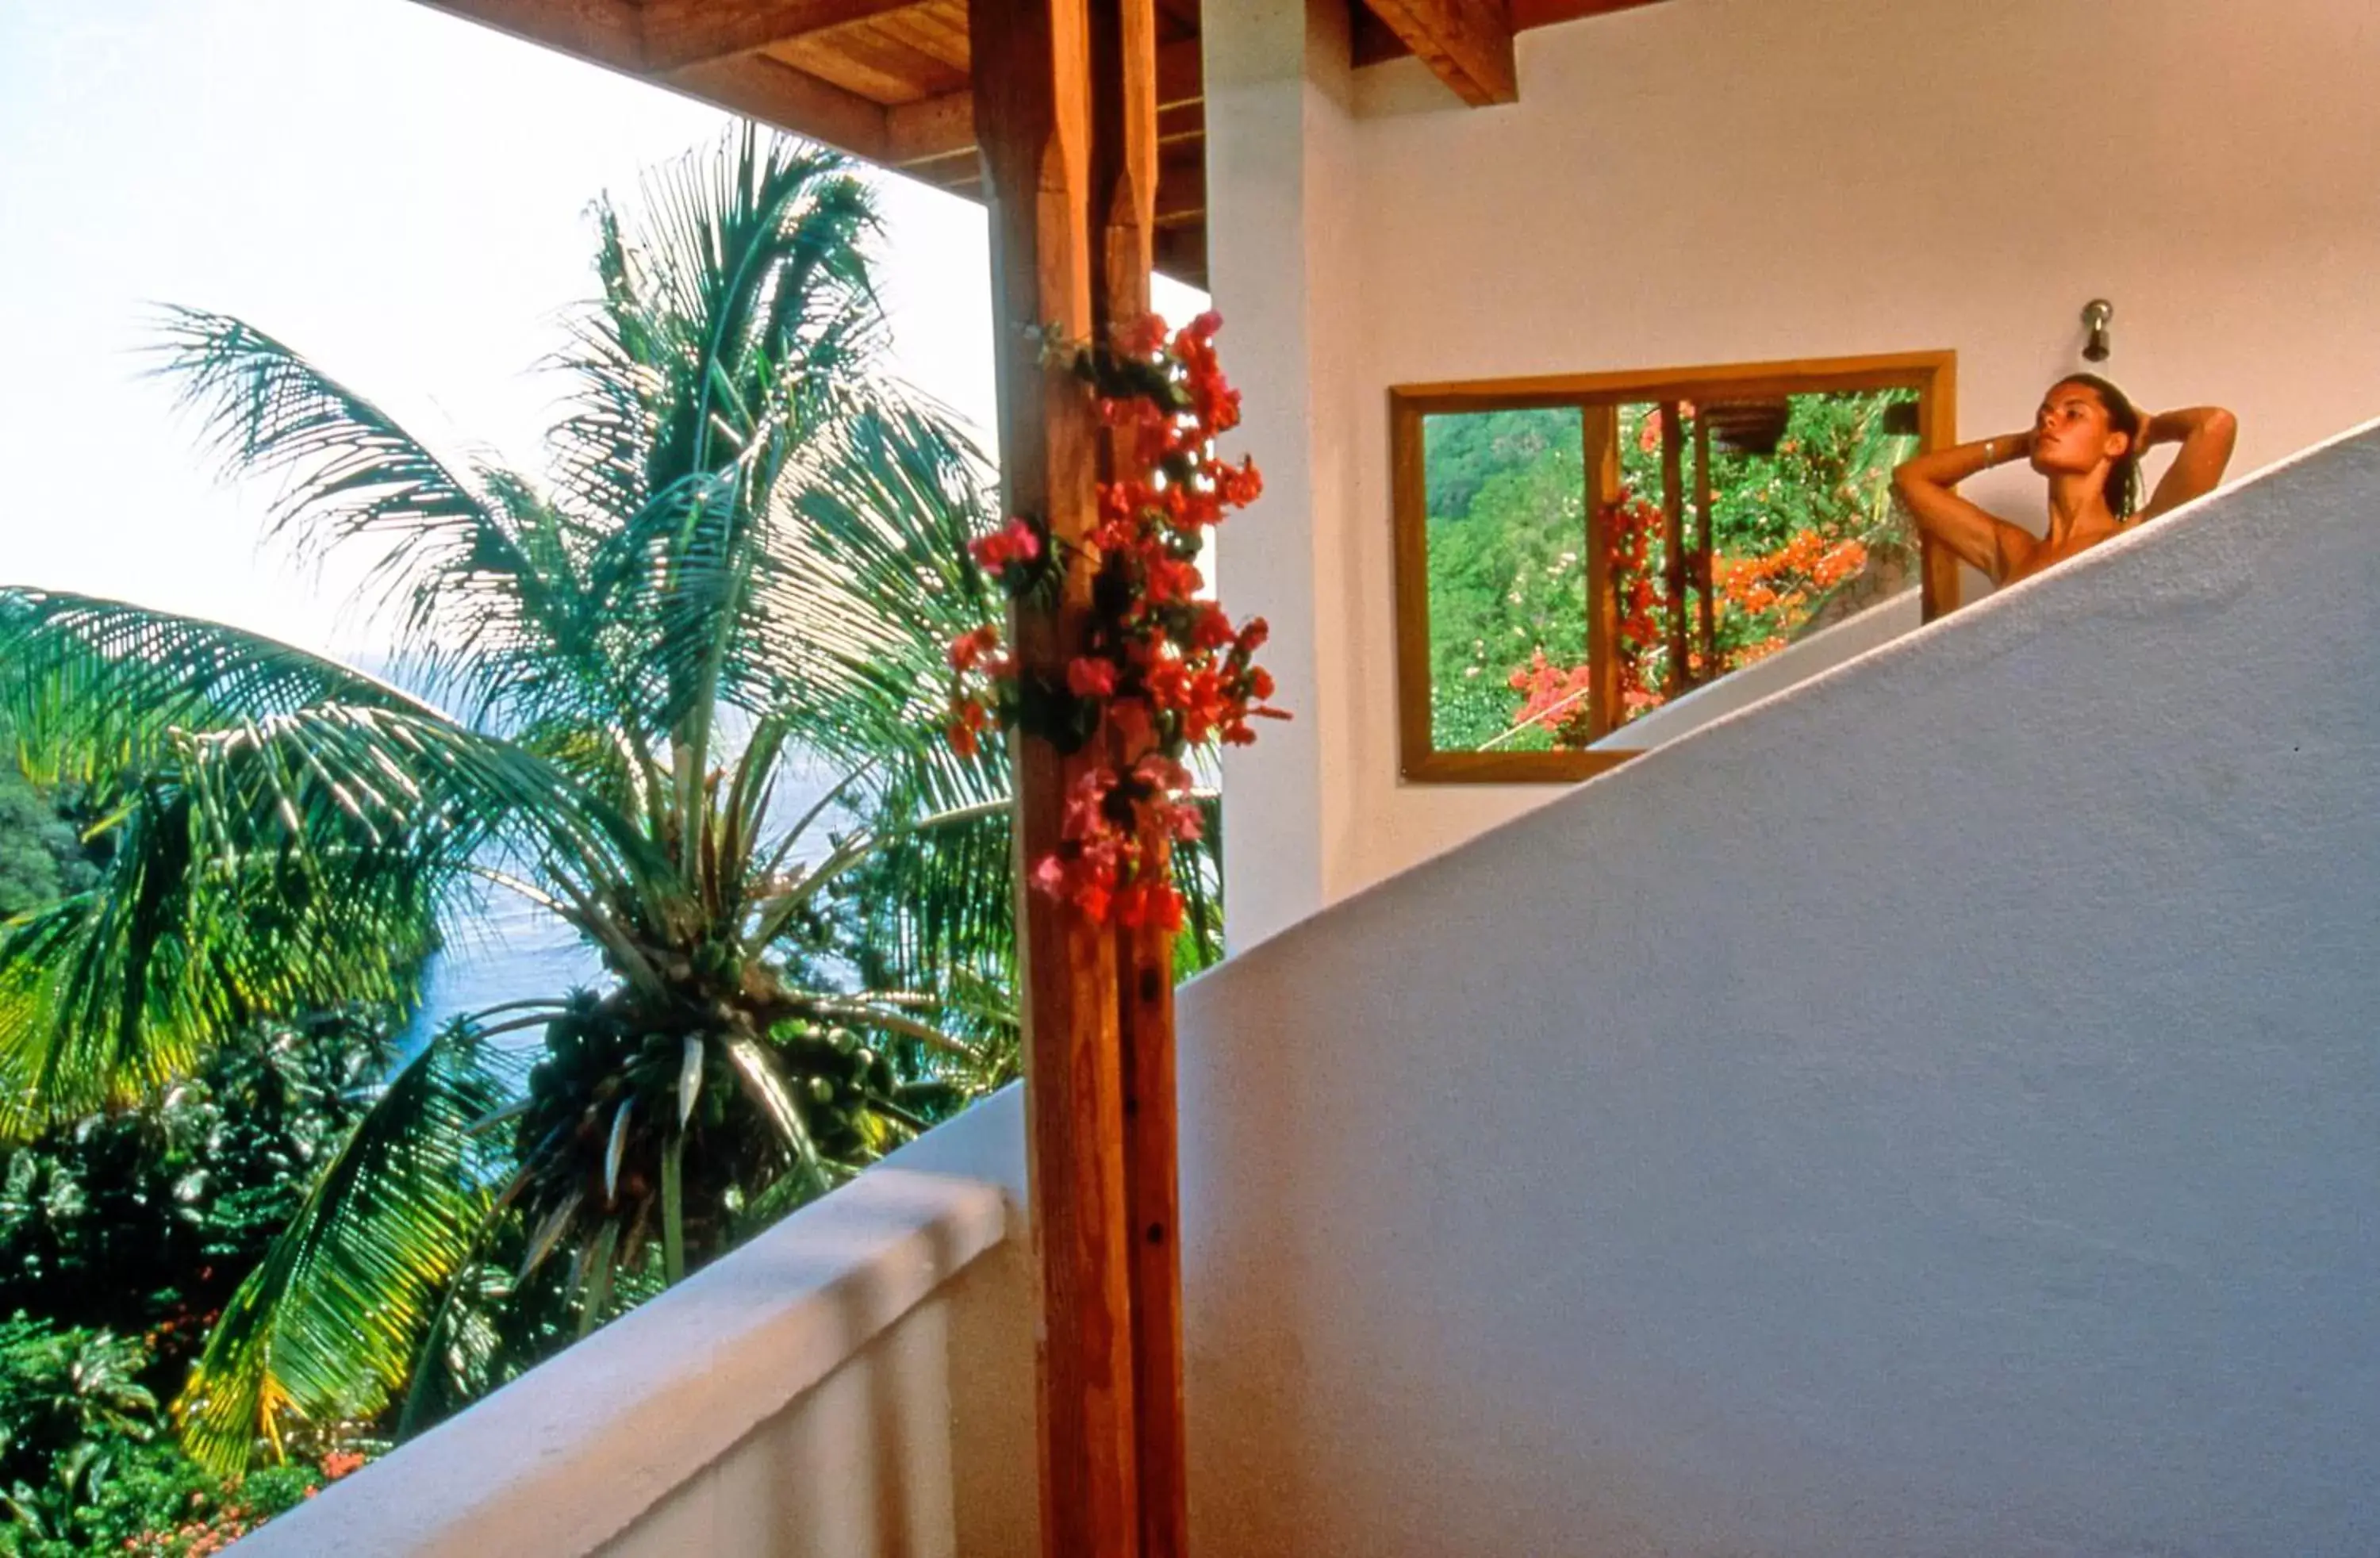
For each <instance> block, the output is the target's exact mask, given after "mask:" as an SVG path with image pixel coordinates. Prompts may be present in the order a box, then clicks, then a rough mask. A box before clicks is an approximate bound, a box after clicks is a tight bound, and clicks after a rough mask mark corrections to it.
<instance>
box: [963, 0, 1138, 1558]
mask: <svg viewBox="0 0 2380 1558" xmlns="http://www.w3.org/2000/svg"><path fill="white" fill-rule="evenodd" d="M967 19H968V27H969V30H970V32H971V34H972V36H973V38H974V51H975V80H974V103H973V112H972V115H971V119H972V123H973V124H974V125H975V126H977V127H979V128H980V131H981V137H982V142H981V143H982V148H983V168H984V189H985V196H986V199H985V204H986V205H987V207H988V208H989V209H990V218H991V270H992V341H993V357H994V373H995V380H996V383H997V385H998V389H999V397H1000V399H999V419H998V420H999V424H1000V426H999V431H1000V456H1001V487H1002V498H1003V500H1004V507H1005V509H1006V511H1007V512H1008V513H1010V514H1028V515H1034V516H1037V517H1039V518H1040V519H1041V520H1042V521H1043V522H1044V523H1045V524H1046V525H1047V526H1048V528H1049V530H1050V538H1051V542H1052V544H1053V549H1054V551H1055V553H1056V554H1057V555H1058V556H1060V557H1062V558H1067V559H1069V560H1070V561H1069V566H1067V568H1066V572H1065V574H1064V576H1063V578H1062V582H1061V584H1060V587H1059V589H1058V590H1057V591H1056V594H1055V598H1054V600H1052V601H1050V602H1049V603H1041V602H1038V601H1033V600H1027V601H1023V602H1019V603H1016V604H1015V605H1014V607H1013V608H1012V613H1011V624H1012V637H1013V641H1014V646H1015V653H1016V658H1017V662H1018V670H1019V675H1020V676H1022V677H1024V678H1026V679H1028V680H1030V679H1036V678H1040V677H1050V678H1052V679H1055V680H1057V681H1059V682H1061V683H1062V682H1063V679H1064V678H1063V671H1064V667H1065V666H1066V664H1067V663H1068V662H1069V661H1070V660H1071V659H1072V658H1073V656H1074V654H1075V652H1076V651H1078V650H1080V649H1081V648H1082V647H1083V644H1084V640H1085V630H1086V626H1087V618H1088V613H1089V595H1090V576H1089V572H1088V570H1087V568H1086V567H1085V566H1083V565H1082V549H1083V547H1084V544H1085V542H1087V540H1088V537H1089V533H1090V530H1091V529H1092V527H1093V524H1094V520H1095V513H1096V507H1097V504H1096V496H1095V486H1096V482H1097V480H1098V469H1097V464H1098V460H1099V429H1098V426H1097V421H1096V418H1095V416H1094V413H1093V409H1092V407H1091V405H1090V401H1089V397H1088V396H1086V395H1085V394H1084V393H1083V389H1082V386H1081V385H1080V384H1079V383H1076V382H1075V379H1074V377H1073V375H1072V374H1071V373H1070V372H1068V371H1067V370H1066V368H1065V366H1064V364H1063V363H1062V362H1058V361H1053V360H1048V359H1045V356H1044V353H1043V351H1042V342H1043V339H1044V335H1043V333H1044V332H1045V331H1050V330H1054V331H1055V332H1056V333H1057V334H1058V335H1060V336H1062V337H1063V338H1068V339H1074V340H1083V339H1087V338H1088V336H1089V335H1090V333H1091V328H1092V279H1091V278H1092V273H1093V271H1094V268H1095V267H1096V266H1097V265H1098V264H1099V257H1098V256H1097V255H1096V253H1095V251H1094V243H1093V239H1092V235H1091V231H1090V211H1091V187H1090V139H1091V91H1090V82H1089V79H1088V78H1089V60H1090V40H1089V18H1088V15H1087V4H1086V0H969V4H968V6H967ZM1013 751H1014V773H1015V783H1016V835H1017V836H1016V842H1017V858H1018V860H1019V861H1020V862H1031V861H1035V860H1038V859H1040V858H1042V857H1043V856H1044V855H1045V854H1048V853H1049V852H1050V851H1051V850H1053V849H1054V848H1055V847H1056V846H1057V845H1058V844H1059V842H1060V840H1061V838H1062V830H1063V818H1064V810H1065V798H1066V796H1067V794H1068V792H1069V790H1070V788H1071V787H1072V785H1074V783H1075V780H1076V778H1077V777H1079V776H1080V775H1081V774H1083V773H1085V772H1086V771H1087V767H1088V765H1089V763H1090V762H1091V761H1093V757H1094V754H1090V753H1081V754H1076V755H1075V756H1073V757H1068V756H1064V755H1062V754H1061V753H1060V752H1059V751H1058V750H1057V749H1055V748H1054V747H1052V746H1051V745H1050V743H1049V742H1047V741H1044V740H1041V739H1039V738H1038V737H1031V736H1023V735H1021V734H1020V735H1019V736H1017V737H1016V738H1015V741H1014V749H1013ZM1024 878H1025V872H1024V871H1023V870H1020V871H1019V872H1018V887H1017V924H1018V927H1019V931H1020V941H1021V943H1022V945H1021V947H1020V955H1021V960H1022V965H1023V970H1024V979H1023V984H1024V990H1023V997H1024V1016H1025V1071H1026V1156H1027V1163H1028V1169H1029V1174H1030V1176H1031V1185H1032V1196H1033V1209H1034V1210H1033V1244H1034V1251H1035V1256H1036V1259H1037V1263H1038V1268H1039V1273H1040V1289H1041V1304H1040V1312H1039V1315H1038V1324H1037V1326H1036V1331H1035V1353H1036V1358H1037V1363H1038V1369H1037V1373H1038V1401H1039V1420H1040V1430H1041V1432H1040V1444H1041V1448H1040V1487H1041V1540H1042V1551H1043V1552H1045V1553H1047V1554H1049V1555H1050V1558H1121V1555H1127V1554H1130V1553H1131V1552H1134V1550H1135V1549H1136V1548H1137V1546H1138V1545H1139V1540H1140V1537H1139V1519H1140V1515H1139V1499H1138V1480H1137V1479H1138V1455H1137V1451H1136V1449H1135V1419H1134V1406H1133V1353H1134V1346H1133V1330H1132V1303H1131V1281H1132V1276H1131V1267H1132V1249H1131V1230H1130V1227H1129V1224H1128V1223H1127V1222H1126V1218H1127V1216H1128V1211H1129V1209H1128V1207H1127V1204H1126V1200H1125V1188H1124V1154H1123V1085H1124V1083H1123V1062H1122V1052H1121V1048H1120V1044H1119V1039H1118V1033H1117V1017H1116V993H1117V980H1118V973H1117V968H1116V946H1115V938H1114V936H1113V935H1112V934H1111V933H1109V932H1107V931H1104V930H1103V929H1102V928H1101V927H1099V926H1096V925H1094V924H1092V923H1090V922H1089V921H1088V920H1087V919H1086V918H1085V917H1084V916H1083V914H1082V913H1081V911H1080V910H1078V909H1076V908H1075V907H1073V906H1072V905H1071V904H1068V903H1065V902H1062V901H1061V900H1059V899H1055V898H1052V897H1050V896H1049V895H1045V894H1041V893H1037V892H1034V891H1032V890H1031V889H1029V888H1028V887H1026V885H1025V883H1024Z"/></svg>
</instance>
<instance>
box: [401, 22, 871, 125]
mask: <svg viewBox="0 0 2380 1558" xmlns="http://www.w3.org/2000/svg"><path fill="white" fill-rule="evenodd" d="M424 3H425V4H428V5H430V6H432V7H434V8H435V9H438V10H441V11H444V12H446V13H448V14H449V15H452V16H457V17H460V18H463V19H464V20H466V21H475V22H478V23H479V24H480V25H481V26H482V27H489V28H493V29H494V30H497V31H499V32H504V33H508V34H510V35H511V36H513V37H515V38H519V39H522V40H524V41H525V42H528V43H539V44H542V45H543V46H545V47H546V48H549V49H554V50H557V51H559V52H561V53H563V54H566V55H577V57H578V58H580V59H583V60H588V61H589V62H591V63H593V64H596V65H601V66H606V67H610V68H612V69H613V70H617V71H619V72H621V73H622V74H624V75H627V76H633V77H635V78H636V79H638V80H642V81H647V82H650V83H652V84H653V85H656V86H662V87H666V88H668V89H669V90H671V91H678V92H684V93H685V94H686V96H688V97H692V98H697V99H699V100H700V101H702V102H704V103H710V104H712V105H713V106H715V107H720V108H724V109H727V110H728V111H729V112H731V113H735V114H742V115H745V116H748V117H751V118H755V119H759V120H760V121H761V122H763V123H764V124H771V125H774V126H776V127H777V128H780V129H786V130H791V131H793V132H794V133H795V135H803V136H807V137H809V138H810V139H811V140H822V141H825V142H826V143H827V144H828V145H830V146H833V147H836V148H839V149H840V150H842V151H845V152H850V153H851V154H852V155H854V156H856V157H865V158H867V159H868V160H869V161H871V162H879V163H880V162H883V161H885V147H886V135H885V125H884V117H885V116H884V107H883V105H882V104H881V103H870V102H869V101H868V99H866V98H864V97H861V96H860V95H859V94H858V93H857V92H853V91H844V89H843V88H841V87H838V86H836V85H835V84H834V83H832V81H822V80H820V79H818V78H817V77H815V76H812V75H810V74H808V73H807V72H806V71H801V70H796V69H795V68H794V67H792V66H789V65H784V64H782V63H780V62H778V61H776V60H772V59H768V58H764V57H762V56H760V55H735V56H731V57H727V58H723V59H716V60H712V61H710V62H709V63H707V64H700V65H691V66H686V67H682V68H680V69H677V70H674V71H673V72H671V73H670V74H668V75H667V76H664V77H662V78H660V79H655V77H654V74H653V71H652V67H651V66H650V63H649V61H648V60H647V58H646V55H645V43H646V36H645V30H644V23H645V19H646V18H644V16H643V15H642V14H640V12H639V10H638V8H637V6H635V5H633V4H631V3H630V0H424Z"/></svg>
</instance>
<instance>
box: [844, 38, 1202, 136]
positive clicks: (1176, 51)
mask: <svg viewBox="0 0 2380 1558" xmlns="http://www.w3.org/2000/svg"><path fill="white" fill-rule="evenodd" d="M1205 92H1206V85H1205V66H1204V63H1203V61H1202V59H1201V57H1200V55H1199V52H1198V40H1197V39H1196V38H1184V39H1183V40H1182V41H1181V42H1179V43H1168V44H1166V45H1165V46H1164V47H1162V48H1160V49H1159V50H1158V51H1157V109H1158V112H1159V113H1160V114H1162V113H1164V112H1165V111H1166V110H1167V109H1169V108H1177V107H1180V106H1182V105H1184V104H1186V103H1196V102H1199V101H1200V100H1201V99H1202V98H1203V97H1204V96H1205ZM884 135H885V148H884V156H883V159H882V160H883V161H885V162H888V163H891V164H892V165H893V166H895V167H907V166H908V165H910V164H913V163H924V162H932V161H934V160H936V159H937V158H941V157H953V156H957V155H960V154H962V153H964V152H969V151H972V150H973V149H974V147H975V103H974V100H973V98H972V97H971V96H970V94H969V93H967V92H963V91H958V92H944V93H943V94H942V95H941V96H940V97H929V98H922V99H920V100H919V101H917V102H916V103H895V104H893V105H892V107H891V108H888V109H886V110H885V111H884Z"/></svg>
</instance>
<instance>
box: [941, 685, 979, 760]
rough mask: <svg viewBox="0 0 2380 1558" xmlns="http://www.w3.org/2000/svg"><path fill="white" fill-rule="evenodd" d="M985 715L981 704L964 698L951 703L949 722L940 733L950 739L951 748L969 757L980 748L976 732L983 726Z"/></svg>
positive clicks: (960, 754) (964, 756)
mask: <svg viewBox="0 0 2380 1558" xmlns="http://www.w3.org/2000/svg"><path fill="white" fill-rule="evenodd" d="M988 717H989V716H987V715H986V714H985V713H984V710H983V705H982V704H980V703H977V702H976V701H974V700H971V699H970V700H963V701H960V702H955V703H953V704H952V705H951V723H950V724H949V725H948V726H947V727H946V728H945V729H944V730H943V732H942V735H943V736H945V737H946V738H947V739H948V740H949V741H950V744H951V750H952V751H953V752H956V753H957V754H958V755H959V756H961V757H963V758H971V757H973V756H975V755H976V753H977V750H978V749H979V748H980V743H979V741H978V740H977V732H978V731H980V730H982V729H983V727H984V723H985V721H986V719H987V718H988Z"/></svg>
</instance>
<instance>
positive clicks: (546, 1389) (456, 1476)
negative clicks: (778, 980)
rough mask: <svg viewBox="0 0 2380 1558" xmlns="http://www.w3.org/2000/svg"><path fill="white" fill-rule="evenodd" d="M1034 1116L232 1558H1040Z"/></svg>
mask: <svg viewBox="0 0 2380 1558" xmlns="http://www.w3.org/2000/svg"><path fill="white" fill-rule="evenodd" d="M1022 1104H1023V1100H1022V1095H1021V1094H1020V1093H1019V1092H1018V1091H1017V1090H1016V1089H1010V1090H1009V1091H1007V1092H1005V1093H1002V1094H1001V1095H998V1096H996V1097H994V1098H992V1099H990V1100H989V1101H987V1102H984V1103H983V1104H980V1105H978V1106H977V1108H976V1109H974V1110H972V1111H970V1112H969V1113H967V1114H964V1115H962V1116H960V1117H959V1118H958V1119H957V1120H955V1121H953V1122H952V1123H951V1124H950V1125H947V1126H943V1127H942V1128H941V1129H940V1130H938V1131H936V1132H933V1133H931V1134H930V1135H929V1136H928V1137H926V1138H924V1139H922V1140H920V1141H919V1142H918V1143H917V1144H916V1145H915V1146H913V1147H911V1148H909V1149H908V1150H905V1151H904V1152H901V1153H898V1154H895V1155H894V1156H893V1157H892V1159H889V1160H888V1161H887V1162H885V1163H884V1164H882V1165H880V1167H878V1168H876V1169H873V1170H871V1171H869V1172H868V1173H867V1174H864V1175H860V1176H859V1178H858V1179H856V1180H855V1181H854V1182H853V1183H851V1184H850V1185H847V1186H845V1187H843V1188H842V1189H840V1190H837V1191H835V1192H834V1193H833V1194H832V1195H831V1196H828V1197H827V1198H825V1199H822V1200H820V1201H818V1202H816V1203H814V1204H812V1205H811V1206H808V1207H806V1208H804V1209H803V1210H802V1211H798V1212H796V1213H795V1214H794V1215H793V1216H792V1217H789V1218H787V1219H786V1220H785V1221H784V1222H783V1223H780V1224H779V1225H778V1226H776V1227H775V1228H772V1229H771V1230H770V1231H769V1232H768V1233H766V1234H764V1235H761V1236H760V1237H759V1238H757V1239H755V1240H754V1241H752V1243H751V1244H749V1245H747V1246H746V1247H745V1248H742V1249H740V1250H738V1251H736V1252H735V1254H734V1255H732V1256H730V1257H728V1258H727V1259H725V1260H721V1261H719V1262H718V1263H717V1264H715V1265H713V1266H710V1267H709V1268H708V1269H706V1270H704V1271H701V1272H697V1273H695V1275H694V1276H692V1277H690V1278H689V1279H687V1281H686V1282H685V1283H684V1284H680V1285H679V1286H677V1287H674V1288H673V1289H671V1290H670V1291H669V1292H668V1293H665V1294H663V1295H662V1296H660V1297H659V1298H656V1299H654V1300H653V1301H652V1302H650V1303H649V1304H647V1305H646V1306H644V1307H643V1308H639V1309H637V1310H636V1311H635V1312H634V1313H632V1314H630V1315H628V1316H626V1317H625V1318H624V1319H622V1320H620V1321H615V1322H614V1323H613V1324H612V1325H610V1326H608V1327H606V1328H605V1329H604V1330H602V1331H600V1332H598V1333H595V1334H594V1335H593V1336H591V1337H589V1338H588V1339H587V1340H586V1341H583V1342H581V1343H579V1344H578V1345H576V1346H574V1347H571V1348H569V1349H568V1350H566V1351H565V1352H564V1353H562V1354H561V1355H560V1356H559V1357H555V1358H553V1359H552V1360H550V1361H549V1362H547V1363H546V1364H544V1365H543V1366H541V1367H540V1368H538V1369H534V1370H532V1371H530V1372H529V1373H528V1374H527V1375H525V1376H523V1377H522V1378H521V1379H519V1380H518V1381H516V1382H514V1383H512V1384H510V1385H508V1386H506V1387H505V1388H504V1389H503V1390H500V1391H498V1392H496V1393H495V1394H492V1395H491V1396H489V1397H488V1398H487V1399H486V1400H484V1401H482V1402H480V1403H479V1404H478V1405H476V1406H472V1407H471V1408H469V1409H468V1410H467V1411H465V1412H464V1413H462V1414H461V1415H460V1416H458V1417H456V1418H454V1419H453V1420H452V1421H450V1422H447V1423H444V1424H442V1425H440V1426H439V1427H438V1428H436V1429H433V1430H431V1431H430V1432H429V1433H427V1434H424V1435H423V1436H422V1437H421V1438H419V1439H418V1440H416V1441H414V1442H411V1443H409V1444H407V1445H405V1446H403V1447H402V1448H400V1449H399V1450H398V1451H396V1452H395V1454H394V1455H389V1456H388V1457H386V1458H385V1459H383V1460H381V1461H379V1462H376V1463H375V1464H373V1465H372V1466H370V1467H366V1468H365V1469H363V1470H362V1471H360V1472H358V1473H356V1474H355V1475H354V1476H353V1477H350V1478H348V1479H346V1480H345V1481H343V1482H341V1483H339V1484H338V1485H337V1486H335V1487H334V1488H332V1489H330V1490H328V1491H325V1492H324V1493H323V1494H322V1497H320V1498H317V1499H315V1500H313V1501H311V1502H310V1503H306V1504H303V1505H301V1506H299V1507H298V1508H297V1509H295V1510H292V1511H291V1512H290V1513H289V1514H287V1515H283V1516H282V1517H281V1518H280V1519H278V1520H275V1521H273V1523H271V1524H270V1525H268V1526H266V1527H264V1528H262V1529H261V1530H260V1531H259V1532H257V1533H256V1534H255V1535H253V1536H251V1537H249V1538H248V1539H247V1540H244V1541H242V1542H240V1543H239V1544H238V1548H239V1552H240V1554H241V1558H282V1555H286V1558H320V1555H322V1554H325V1553H334V1552H335V1553H338V1554H341V1555H342V1558H467V1555H468V1558H480V1555H487V1558H496V1555H502V1558H579V1555H581V1554H589V1553H601V1554H603V1555H604V1558H689V1555H694V1554H699V1555H701V1558H878V1555H880V1554H886V1553H903V1554H909V1555H914V1558H955V1555H958V1554H965V1555H966V1558H1026V1554H1028V1553H1030V1552H1033V1551H1034V1549H1035V1531H1036V1529H1037V1525H1036V1521H1037V1512H1036V1504H1035V1489H1034V1482H1033V1467H1034V1456H1033V1437H1032V1436H1033V1372H1032V1369H1033V1363H1032V1359H1033V1345H1032V1313H1033V1310H1032V1298H1033V1285H1032V1279H1031V1261H1030V1257H1029V1254H1028V1240H1027V1238H1026V1234H1025V1225H1024V1223H1023V1220H1022V1216H1021V1211H1022V1207H1023V1182H1024V1151H1023V1142H1024V1136H1023V1129H1022V1126H1021V1123H1020V1122H1021V1117H1022V1114H1023V1108H1022Z"/></svg>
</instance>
